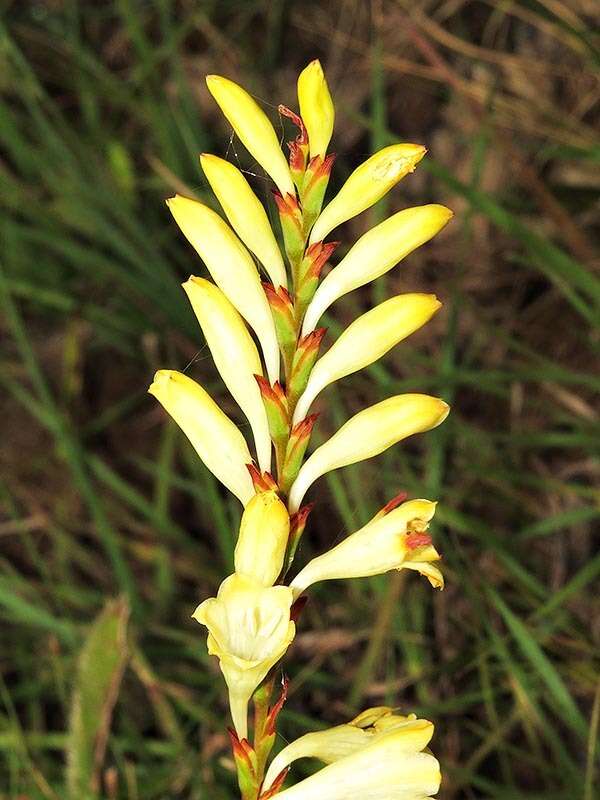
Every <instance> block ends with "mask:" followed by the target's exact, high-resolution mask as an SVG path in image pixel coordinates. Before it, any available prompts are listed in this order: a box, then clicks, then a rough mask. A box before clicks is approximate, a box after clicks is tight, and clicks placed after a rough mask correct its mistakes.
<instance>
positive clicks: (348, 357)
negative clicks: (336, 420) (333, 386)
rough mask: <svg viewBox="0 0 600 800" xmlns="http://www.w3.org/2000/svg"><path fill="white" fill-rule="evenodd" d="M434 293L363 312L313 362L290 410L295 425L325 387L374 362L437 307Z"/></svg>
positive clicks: (405, 296)
mask: <svg viewBox="0 0 600 800" xmlns="http://www.w3.org/2000/svg"><path fill="white" fill-rule="evenodd" d="M441 305H442V304H441V303H440V301H439V300H438V299H437V298H436V296H435V295H434V294H400V295H398V296H397V297H391V298H390V299H389V300H386V301H385V302H384V303H381V304H380V305H378V306H376V307H375V308H372V309H371V310H370V311H367V313H366V314H363V315H362V316H361V317H359V318H358V319H357V320H355V321H354V322H353V323H352V324H351V325H349V326H348V327H347V328H346V330H345V331H344V332H343V333H342V334H341V335H340V337H339V339H338V340H337V341H336V342H335V343H334V344H333V345H332V346H331V347H330V348H329V350H328V351H327V352H326V353H325V355H324V356H323V357H322V358H320V359H319V361H317V363H316V364H315V366H314V368H313V370H312V372H311V374H310V378H309V379H308V384H307V385H306V389H305V390H304V394H303V395H302V396H301V397H300V399H299V400H298V405H297V406H296V410H295V412H294V419H293V423H294V424H295V423H296V422H298V421H299V420H301V419H304V417H305V416H306V415H307V414H308V411H309V409H310V406H311V404H312V402H313V400H314V399H315V397H316V396H317V395H318V394H319V392H320V391H321V390H322V389H324V388H325V387H326V386H329V384H330V383H333V381H337V380H339V379H340V378H345V377H346V376H347V375H351V374H352V373H353V372H357V371H358V370H359V369H363V368H364V367H367V366H368V365H369V364H373V362H375V361H377V359H379V358H381V357H382V356H383V355H385V353H387V352H388V350H390V349H391V348H392V347H394V345H396V344H398V342H400V341H401V340H402V339H405V338H406V337H407V336H409V335H410V334H411V333H413V332H414V331H416V330H418V329H419V328H420V327H421V326H422V325H424V324H425V323H426V322H427V321H428V320H429V319H431V317H432V316H433V314H435V312H436V311H437V310H438V309H439V308H440V307H441Z"/></svg>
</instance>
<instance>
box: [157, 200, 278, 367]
mask: <svg viewBox="0 0 600 800" xmlns="http://www.w3.org/2000/svg"><path fill="white" fill-rule="evenodd" d="M167 205H168V207H169V210H170V212H171V214H173V217H174V218H175V221H176V222H177V224H178V225H179V227H180V228H181V232H182V233H183V235H184V236H185V237H186V239H187V240H188V241H189V243H190V244H191V245H192V247H193V248H194V249H195V250H196V252H197V253H198V255H199V256H200V258H201V259H202V260H203V261H204V263H205V264H206V266H207V268H208V271H209V272H210V274H211V276H212V278H213V280H214V282H215V283H216V284H217V286H218V287H219V289H220V290H221V291H222V292H223V294H224V295H225V296H226V297H227V298H228V299H229V300H230V301H231V303H232V304H233V305H234V306H235V308H237V310H238V311H239V312H240V314H241V315H242V317H243V318H244V319H245V320H246V322H247V323H248V325H250V327H251V328H252V329H253V330H254V332H255V333H256V336H257V338H258V341H259V342H260V345H261V348H262V351H263V355H264V357H265V364H266V366H267V372H268V374H269V378H270V380H271V382H273V381H276V380H277V378H278V377H279V345H278V344H277V335H276V333H275V325H274V323H273V317H272V315H271V309H270V308H269V303H268V301H267V298H266V295H265V293H264V291H263V288H262V285H261V282H260V276H259V274H258V270H257V269H256V264H255V263H254V261H253V259H252V256H251V255H250V253H249V252H248V251H247V250H246V248H245V247H244V245H243V244H242V243H241V242H240V240H239V239H238V238H237V236H236V235H235V233H234V232H233V231H232V230H231V228H230V227H229V225H228V224H227V223H226V222H225V220H224V219H221V217H220V216H219V215H218V214H217V213H215V212H214V211H213V210H212V209H210V208H208V206H205V205H204V204H203V203H199V202H198V201H197V200H190V199H189V198H188V197H181V195H176V196H175V197H171V198H170V199H169V200H167Z"/></svg>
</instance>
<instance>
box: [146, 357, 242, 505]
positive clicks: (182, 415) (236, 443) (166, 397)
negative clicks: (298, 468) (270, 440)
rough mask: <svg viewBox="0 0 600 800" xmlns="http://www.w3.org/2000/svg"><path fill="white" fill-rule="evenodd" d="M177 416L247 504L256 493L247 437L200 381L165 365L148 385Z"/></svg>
mask: <svg viewBox="0 0 600 800" xmlns="http://www.w3.org/2000/svg"><path fill="white" fill-rule="evenodd" d="M148 391H149V392H150V394H152V395H154V397H156V399H157V400H158V402H159V403H160V404H161V405H162V406H163V407H164V408H165V410H166V411H167V412H168V413H169V414H170V415H171V416H172V417H173V419H174V420H175V422H176V423H177V424H178V425H179V427H180V428H181V430H182V431H183V432H184V433H185V435H186V436H187V438H188V439H189V440H190V442H191V443H192V445H193V447H194V449H195V450H196V452H197V453H198V455H199V456H200V458H201V459H202V461H203V462H204V463H205V464H206V466H207V467H208V469H209V470H210V471H211V472H212V473H213V475H215V476H216V477H217V478H218V479H219V480H220V481H221V483H223V484H224V485H225V486H226V487H227V488H228V489H229V491H230V492H232V493H233V494H234V495H235V496H236V497H237V498H238V500H240V502H241V503H243V504H244V505H246V503H247V502H248V501H249V500H250V498H251V497H252V496H253V495H254V487H253V485H252V479H251V478H250V474H249V473H248V470H247V468H246V464H251V463H252V456H251V455H250V452H249V450H248V445H247V444H246V440H245V439H244V437H243V436H242V434H241V433H240V431H239V430H238V428H237V427H236V426H235V425H234V424H233V422H232V421H231V420H230V419H229V417H228V416H227V415H226V414H224V413H223V412H222V411H221V409H220V408H219V406H218V405H217V404H216V403H215V401H214V400H213V399H212V398H211V397H210V395H209V394H207V392H205V391H204V389H203V388H202V387H201V386H200V384H198V383H196V381H193V380H192V379H191V378H188V377H187V376H186V375H183V374H182V373H181V372H175V370H170V369H161V370H159V371H158V372H157V373H156V375H155V376H154V381H153V383H152V385H151V386H150V388H149V389H148Z"/></svg>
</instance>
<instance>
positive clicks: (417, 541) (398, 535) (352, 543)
mask: <svg viewBox="0 0 600 800" xmlns="http://www.w3.org/2000/svg"><path fill="white" fill-rule="evenodd" d="M435 506H436V504H435V503H432V502H431V501H430V500H409V501H408V502H406V503H402V505H400V506H398V507H397V508H395V509H394V510H393V511H390V512H389V514H386V515H385V516H384V517H381V518H379V519H376V520H375V521H372V522H369V523H367V524H366V525H365V526H364V527H363V528H361V529H360V530H358V531H356V533H353V534H351V535H350V536H348V537H347V538H346V539H344V540H343V541H342V542H340V543H339V544H338V545H336V546H335V547H333V548H332V549H331V550H328V551H327V552H326V553H323V554H322V555H320V556H317V558H313V559H312V561H309V562H308V564H307V565H306V566H305V567H304V569H302V570H301V571H300V572H299V573H298V575H297V576H296V577H295V578H294V580H293V581H292V583H291V588H292V589H293V591H294V597H298V596H299V595H301V594H302V592H303V591H304V590H305V589H307V588H308V587H309V586H311V585H312V584H313V583H317V582H318V581H328V580H333V579H336V578H366V577H368V576H370V575H381V574H383V573H384V572H389V571H390V570H392V569H397V570H400V569H416V570H417V571H418V572H421V573H422V574H423V575H425V576H426V577H427V579H428V580H429V582H430V583H431V584H432V585H433V586H435V587H437V588H442V587H443V585H444V579H443V577H442V574H441V572H440V571H439V569H438V568H437V567H435V566H434V565H433V564H432V563H431V562H432V561H438V560H439V558H440V555H439V553H438V552H437V550H436V549H435V547H433V545H432V544H431V539H430V537H429V536H428V535H427V534H426V531H427V528H428V525H429V522H430V520H431V519H432V518H433V515H434V514H435Z"/></svg>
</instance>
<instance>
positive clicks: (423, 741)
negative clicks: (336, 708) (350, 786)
mask: <svg viewBox="0 0 600 800" xmlns="http://www.w3.org/2000/svg"><path fill="white" fill-rule="evenodd" d="M394 728H403V732H404V746H405V749H406V750H407V751H411V750H412V751H413V752H417V751H419V750H422V749H423V748H424V747H426V746H427V744H428V743H429V741H430V739H431V737H432V735H433V724H432V723H431V722H429V721H428V720H425V719H417V718H416V716H415V715H414V714H411V715H410V716H408V717H405V716H401V715H399V714H394V713H393V711H392V709H391V708H387V707H385V706H382V707H379V708H372V709H368V710H367V711H363V712H362V713H361V714H359V715H358V716H357V717H355V718H354V719H353V720H352V721H351V722H348V723H346V724H345V725H336V727H335V728H328V729H327V730H324V731H316V732H315V733H307V734H305V735H304V736H301V737H300V738H299V739H296V740H295V741H293V742H291V743H290V744H288V745H287V747H284V748H283V750H281V751H280V752H279V753H278V754H277V755H276V756H275V758H274V759H273V761H272V762H271V764H270V765H269V769H268V770H267V773H266V775H265V780H264V784H263V790H264V789H268V788H269V787H270V786H271V784H272V783H273V781H274V780H275V779H276V778H277V776H278V775H280V773H281V772H282V771H283V770H284V769H286V767H289V765H290V764H292V763H293V762H294V761H297V760H298V759H300V758H317V759H319V761H322V762H323V763H325V764H333V763H334V762H335V761H339V760H340V758H345V757H346V756H349V755H352V753H356V752H357V751H358V750H361V749H362V748H363V747H366V745H368V744H372V743H373V742H375V741H377V739H379V738H381V737H382V736H385V735H386V734H387V733H389V732H390V731H391V730H393V729H394Z"/></svg>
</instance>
